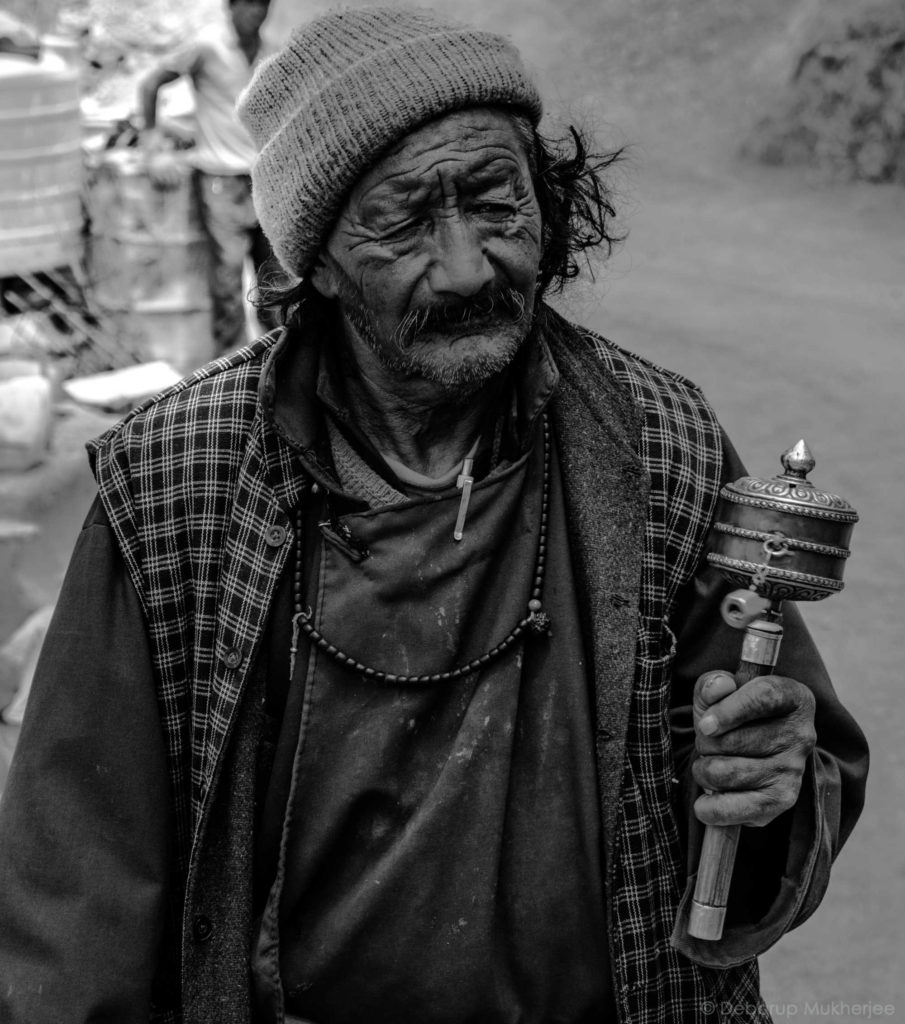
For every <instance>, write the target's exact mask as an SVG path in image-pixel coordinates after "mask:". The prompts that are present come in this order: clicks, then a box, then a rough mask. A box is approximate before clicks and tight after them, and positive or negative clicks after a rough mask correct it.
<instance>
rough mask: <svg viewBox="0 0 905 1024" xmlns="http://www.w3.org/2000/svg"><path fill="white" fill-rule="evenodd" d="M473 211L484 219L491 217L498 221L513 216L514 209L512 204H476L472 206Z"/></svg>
mask: <svg viewBox="0 0 905 1024" xmlns="http://www.w3.org/2000/svg"><path fill="white" fill-rule="evenodd" d="M474 211H475V213H479V214H481V215H482V216H484V217H491V218H494V219H499V220H502V219H504V218H506V217H513V216H515V207H514V206H513V205H512V203H476V204H475V205H474Z"/></svg>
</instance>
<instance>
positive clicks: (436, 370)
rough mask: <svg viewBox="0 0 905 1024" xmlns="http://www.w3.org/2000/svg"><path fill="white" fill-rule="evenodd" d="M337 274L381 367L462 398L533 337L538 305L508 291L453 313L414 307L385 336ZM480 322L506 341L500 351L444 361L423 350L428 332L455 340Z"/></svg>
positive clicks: (346, 309) (345, 309)
mask: <svg viewBox="0 0 905 1024" xmlns="http://www.w3.org/2000/svg"><path fill="white" fill-rule="evenodd" d="M333 272H334V274H335V275H336V279H337V282H338V302H339V307H340V311H341V312H342V314H343V316H344V317H345V318H346V320H347V321H348V322H349V323H350V324H351V325H352V327H353V328H354V329H355V331H356V333H357V334H358V336H359V337H360V338H361V340H362V341H363V342H364V343H365V344H366V345H367V346H368V348H369V349H370V350H371V352H373V353H374V355H375V356H376V357H377V359H378V361H379V362H380V364H381V366H383V367H384V369H386V370H388V371H390V372H391V373H394V374H399V375H400V376H403V377H421V378H423V379H424V380H427V381H430V382H431V383H433V384H437V385H439V386H440V387H442V388H443V389H444V390H446V391H448V392H450V393H451V394H454V395H456V396H458V397H465V396H467V395H470V394H472V393H474V392H475V391H477V390H479V389H480V388H481V387H482V386H483V385H484V384H485V383H486V382H487V381H488V380H490V378H492V377H494V376H496V375H497V374H499V373H501V372H502V371H503V370H505V369H506V367H507V366H509V365H510V363H511V362H512V360H513V359H514V358H515V356H516V354H517V353H518V351H519V349H520V348H521V347H522V345H523V343H524V342H525V339H526V338H527V337H528V334H529V332H530V330H531V325H532V322H533V319H534V317H533V309H529V308H528V305H527V303H526V302H525V299H524V296H522V295H521V293H519V292H516V291H514V290H513V289H506V290H505V291H503V292H498V293H495V294H487V295H484V296H480V297H476V298H475V300H474V301H473V302H465V303H461V304H456V305H455V306H454V307H453V308H452V310H451V311H450V310H449V309H445V308H444V307H425V308H422V309H416V310H412V311H410V312H409V313H407V314H406V315H405V317H403V319H402V320H401V321H400V323H399V324H398V326H397V327H396V329H395V330H394V331H393V333H392V334H391V335H390V336H389V337H384V336H382V335H381V334H380V330H379V328H378V325H377V322H376V319H375V317H374V315H373V313H372V312H371V311H370V309H368V307H367V305H366V303H365V301H364V297H363V295H362V294H361V291H360V290H359V288H358V286H357V285H356V284H355V282H354V281H353V280H352V279H351V278H350V277H349V276H348V275H347V274H345V272H344V271H342V270H341V269H340V268H339V267H333ZM475 320H482V321H484V322H486V323H487V324H488V326H490V327H491V329H492V330H494V331H496V332H497V333H498V335H499V340H500V344H499V346H498V347H496V348H495V349H494V351H492V352H481V353H476V354H472V355H471V356H468V357H465V358H463V359H462V360H460V361H459V362H455V363H446V362H439V363H438V362H436V361H434V360H432V359H431V357H430V354H429V353H427V354H423V355H422V354H421V353H420V352H419V351H418V344H417V343H418V340H419V337H420V336H421V335H422V334H423V333H424V332H425V331H427V330H431V329H433V330H434V331H435V333H438V334H440V335H441V336H442V335H444V334H446V335H447V336H449V337H450V338H452V337H455V335H456V334H457V333H460V332H461V331H462V330H464V329H465V328H466V326H467V325H468V324H470V323H473V322H474V321H475Z"/></svg>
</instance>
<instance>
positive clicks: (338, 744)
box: [0, 8, 867, 1024]
mask: <svg viewBox="0 0 905 1024" xmlns="http://www.w3.org/2000/svg"><path fill="white" fill-rule="evenodd" d="M240 111H241V112H242V117H243V121H244V123H245V124H246V125H247V126H248V128H249V131H250V133H251V134H252V136H253V137H254V139H255V142H256V144H257V147H258V150H259V155H258V157H257V158H256V160H255V162H254V164H253V166H252V177H253V181H254V190H255V192H254V194H255V203H256V207H257V209H258V213H259V216H260V218H261V223H262V225H263V226H264V229H265V231H266V232H267V234H268V237H269V239H270V241H271V243H272V245H273V248H274V251H275V253H276V255H277V256H278V258H279V260H280V262H281V264H282V266H283V268H284V270H285V272H286V273H287V274H288V275H291V278H292V281H293V283H292V285H291V286H287V287H286V288H284V289H280V290H279V292H278V293H277V294H275V295H274V296H273V302H274V304H275V305H277V306H278V307H279V308H281V309H283V310H284V319H285V321H286V323H285V328H284V329H283V330H282V331H280V332H271V334H270V335H268V336H266V337H265V338H263V339H261V340H260V341H259V342H258V343H256V344H255V345H252V346H250V347H248V348H246V349H244V350H243V351H242V352H240V353H237V354H236V355H234V356H233V357H232V358H231V359H229V360H224V361H223V362H222V363H221V364H218V365H216V366H212V367H208V368H207V369H206V370H204V371H203V372H202V373H200V374H199V375H198V377H196V378H195V379H194V380H193V381H192V382H191V383H188V384H182V385H178V386H177V387H176V388H174V389H171V390H170V391H168V392H165V393H164V394H163V395H161V396H158V397H157V398H155V399H153V400H151V401H149V402H147V403H146V404H145V405H144V406H142V407H141V408H139V409H138V410H136V411H134V412H133V413H132V414H130V415H129V416H128V417H126V418H125V419H124V420H123V421H122V422H121V423H120V424H118V425H117V426H115V427H114V428H112V429H111V430H110V431H109V432H108V433H107V434H105V435H104V436H102V437H101V438H99V439H98V440H96V441H95V442H93V443H92V445H91V447H90V452H91V459H92V465H93V468H94V472H95V475H96V477H97V481H98V489H99V494H98V498H97V500H96V502H95V504H94V506H93V508H92V509H91V511H90V513H89V516H88V519H87V522H86V524H85V527H84V529H83V531H82V534H81V536H80V538H79V541H78V545H77V548H76V551H75V554H74V556H73V561H72V564H71V567H70V570H69V573H68V575H67V579H66V583H65V584H64V587H63V591H62V595H61V597H60V599H59V602H58V605H57V612H56V614H55V617H54V621H53V623H52V625H51V629H50V634H49V637H48V641H47V642H46V643H45V645H44V650H43V653H42V657H41V663H40V665H39V667H38V671H37V673H36V678H35V682H34V685H33V692H32V696H31V700H30V704H29V709H28V713H27V715H26V720H25V723H24V725H23V732H22V737H21V741H20V745H19V750H18V752H17V755H16V759H15V760H14V762H13V767H12V770H11V772H10V780H9V787H8V790H7V797H8V799H7V800H6V801H5V802H4V804H3V806H2V808H0V980H2V984H0V1018H2V1019H3V1020H4V1021H9V1022H11V1024H51V1022H56V1021H60V1020H66V1021H68V1022H72V1024H82V1022H88V1021H95V1020H101V1019H104V1020H111V1021H117V1022H139V1021H146V1020H147V1019H148V1017H149V1016H150V1018H151V1020H153V1021H155V1022H159V1024H175V1022H182V1024H202V1022H212V1021H216V1022H218V1024H249V1022H252V1021H253V1022H255V1024H282V1022H284V1021H285V1022H313V1024H359V1022H360V1024H391V1022H392V1024H459V1022H461V1024H477V1022H480V1024H504V1022H511V1021H520V1022H523V1024H550V1022H553V1021H556V1022H559V1024H591V1022H594V1024H610V1022H616V1021H620V1022H630V1024H673V1022H677V1021H689V1022H690V1021H702V1022H704V1024H707V1022H708V1021H711V1020H713V1021H716V1020H717V1019H718V1018H720V1017H724V1016H725V1013H724V1007H726V1006H728V1007H730V1008H731V1015H732V1016H744V1019H745V1020H746V1021H752V1020H755V1021H760V1022H765V1021H767V1020H769V1014H768V1011H767V1008H766V1006H765V1004H764V1003H763V1000H762V999H761V997H760V994H759V981H758V968H757V959H756V958H757V956H758V954H760V953H762V952H763V951H764V950H766V949H768V948H769V947H770V946H772V945H773V944H774V943H775V942H777V941H778V940H779V939H780V938H781V937H782V935H783V934H784V933H785V932H787V931H788V930H789V929H790V928H793V927H795V926H796V925H798V924H800V923H801V922H802V921H804V920H805V919H806V918H807V917H808V916H809V915H810V914H811V913H813V911H814V909H815V908H816V907H817V905H818V904H819V902H820V900H821V899H822V897H823V894H824V892H825V891H826V888H827V885H828V883H829V873H830V866H831V863H832V861H833V859H834V857H835V856H836V854H837V853H838V851H839V849H840V847H841V845H842V844H843V843H844V841H845V840H846V838H847V837H848V835H849V833H850V832H851V830H852V828H853V827H854V824H855V821H856V819H857V817H858V814H859V812H860V809H861V805H862V802H863V794H864V782H865V776H866V771H867V753H866V747H865V743H864V737H863V736H862V734H861V732H860V730H859V729H858V726H857V725H856V724H855V723H854V722H853V720H852V719H851V717H850V716H849V714H848V713H847V712H846V710H845V709H844V708H843V707H842V705H841V704H840V702H839V700H838V698H837V696H836V694H835V692H834V690H833V687H832V685H831V683H830V681H829V679H828V678H827V675H826V672H825V670H824V667H823V665H822V662H821V660H820V657H819V655H818V654H817V652H816V650H815V648H814V645H813V643H812V641H811V639H810V637H809V635H808V633H807V631H806V629H805V627H804V625H803V624H802V621H801V618H800V616H799V615H798V613H797V611H796V610H795V608H794V607H793V606H791V605H790V606H788V607H787V611H786V613H785V618H786V622H785V630H786V633H785V640H784V643H783V645H782V651H781V655H780V661H779V663H778V665H777V668H776V673H777V674H776V675H775V676H767V677H761V678H758V679H754V680H751V681H750V682H748V683H747V684H746V685H745V686H743V687H741V688H736V685H735V681H734V679H733V676H732V675H731V674H730V673H731V670H732V669H733V668H734V667H735V666H736V665H737V663H738V659H739V650H740V646H741V634H740V632H738V631H736V630H732V629H730V628H729V627H728V626H727V625H726V623H725V622H724V621H723V619H722V617H721V615H720V613H719V608H720V604H721V601H722V599H723V598H724V596H725V595H726V593H727V592H728V590H729V589H731V587H730V585H729V584H727V583H726V582H725V581H724V580H723V578H722V577H721V576H720V575H719V574H718V573H716V572H715V571H714V570H713V569H711V568H709V567H708V566H707V562H706V557H705V553H706V542H707V536H708V533H709V531H710V528H711V526H712V523H713V517H714V513H715V508H716V502H717V496H718V493H719V490H720V487H721V485H722V484H723V483H724V482H726V481H728V480H733V479H736V478H737V477H738V476H740V475H742V473H743V468H742V466H741V465H740V464H739V460H738V457H737V455H736V454H735V452H734V449H733V447H732V445H731V444H730V442H729V441H728V439H727V438H726V436H725V434H724V433H723V431H722V430H721V428H720V425H719V423H718V422H717V420H716V417H715V414H714V413H713V410H712V409H711V407H710V406H709V405H708V403H707V402H706V400H705V399H704V397H703V395H702V394H701V392H700V391H699V390H698V389H697V388H696V387H695V386H694V385H693V384H691V383H690V382H689V381H687V380H685V379H684V378H683V377H681V376H679V375H678V374H675V373H671V372H669V371H667V370H664V369H661V368H659V367H656V366H653V365H652V364H650V363H649V362H647V361H646V360H644V359H641V358H639V357H638V356H635V355H633V354H631V353H629V352H626V351H624V350H623V349H620V348H618V347H617V346H616V345H614V344H612V343H611V342H609V341H608V340H606V339H604V338H602V337H599V336H598V335H595V334H593V333H592V332H590V331H588V330H586V329H584V328H582V327H580V326H577V325H574V324H572V323H569V322H568V321H566V320H565V319H564V318H562V317H561V316H560V315H558V314H557V313H556V312H554V310H553V309H552V308H551V307H550V306H549V305H548V304H547V302H546V298H547V296H549V295H550V294H553V293H555V292H556V291H557V290H558V289H560V288H562V287H563V286H564V285H565V284H566V283H567V281H568V280H569V279H571V278H572V277H574V276H575V275H576V274H577V273H578V269H579V265H580V260H581V259H582V258H583V256H584V254H586V253H587V252H588V251H589V250H593V249H594V248H595V247H600V248H601V249H602V250H603V252H607V251H608V249H609V247H610V246H611V245H612V243H613V242H614V241H615V237H614V231H613V228H612V220H611V218H612V216H613V212H614V211H613V207H612V204H611V199H612V196H611V192H610V189H609V187H608V183H607V180H606V179H607V174H606V171H607V169H608V168H609V167H611V165H612V163H613V160H614V159H615V155H614V154H604V155H594V154H593V152H592V151H591V150H590V149H589V148H588V144H587V140H585V139H583V137H582V136H581V134H580V133H577V132H576V133H575V134H574V135H572V136H571V137H567V138H565V139H564V140H561V141H559V142H555V141H551V140H549V139H547V138H545V136H543V135H542V134H540V133H539V131H538V124H539V122H540V117H541V100H540V97H539V95H538V93H537V90H536V87H535V86H534V84H533V82H532V81H531V79H530V77H529V76H528V75H527V73H526V71H525V68H524V66H523V64H522V61H521V58H520V56H519V54H518V53H517V51H516V50H515V49H514V48H513V47H512V46H511V44H509V43H508V42H507V41H506V40H505V39H504V38H502V37H500V36H497V35H493V34H490V33H486V32H481V31H477V30H473V29H470V28H468V27H467V26H461V25H455V24H449V23H447V22H446V21H445V20H444V19H442V18H441V17H440V16H438V15H437V14H434V13H431V12H428V11H409V10H407V9H402V8H368V9H359V10H355V9H350V10H345V11H342V12H338V13H331V14H327V15H324V16H323V17H322V18H319V19H317V20H315V21H314V22H312V23H311V24H309V25H307V26H304V27H302V28H300V29H299V30H297V31H296V33H295V34H294V35H293V37H292V39H291V40H290V42H289V43H288V45H287V46H286V47H285V48H283V49H282V50H280V52H279V53H278V54H276V55H275V56H274V57H272V58H271V59H270V60H268V61H265V62H263V63H262V64H261V65H260V66H259V68H258V70H257V72H256V74H255V76H254V78H253V80H252V83H251V85H250V86H249V87H248V89H247V90H246V92H245V93H244V95H243V98H242V100H241V101H240ZM703 823H710V824H740V825H745V826H747V827H745V828H743V829H742V838H741V841H740V844H739V854H738V863H737V865H736V872H735V876H734V877H735V880H736V884H735V886H734V889H733V892H732V894H731V896H730V913H729V917H728V921H727V927H726V930H725V932H724V934H723V936H722V938H721V939H719V941H714V942H704V941H701V940H698V939H693V938H691V937H690V936H689V935H688V934H687V929H686V928H685V926H684V923H683V922H684V920H685V915H686V914H687V902H688V896H689V894H690V892H691V891H692V890H693V885H694V879H693V876H692V877H691V878H689V877H688V875H689V871H691V872H692V873H693V871H694V867H695V854H696V851H697V849H698V847H699V843H700V839H701V834H702V831H703ZM683 893H684V898H683Z"/></svg>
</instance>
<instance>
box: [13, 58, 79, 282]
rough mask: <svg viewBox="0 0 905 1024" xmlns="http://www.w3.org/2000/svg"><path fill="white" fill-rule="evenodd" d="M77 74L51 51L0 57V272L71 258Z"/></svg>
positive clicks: (75, 216)
mask: <svg viewBox="0 0 905 1024" xmlns="http://www.w3.org/2000/svg"><path fill="white" fill-rule="evenodd" d="M81 192H82V155H81V136H80V125H79V80H78V74H77V72H76V71H74V70H73V69H71V68H70V67H68V66H67V64H66V62H65V61H64V60H62V59H61V58H60V57H59V56H57V55H56V54H53V53H45V54H44V55H43V56H42V57H41V59H40V60H38V61H35V60H33V59H31V58H28V57H19V56H13V55H4V56H3V58H2V59H0V277H12V276H15V275H17V274H26V273H34V272H36V271H41V270H50V269H52V268H54V267H60V266H66V265H68V264H69V263H71V262H72V261H73V260H74V259H75V258H76V257H77V255H78V252H79V237H80V233H81V229H82V207H81Z"/></svg>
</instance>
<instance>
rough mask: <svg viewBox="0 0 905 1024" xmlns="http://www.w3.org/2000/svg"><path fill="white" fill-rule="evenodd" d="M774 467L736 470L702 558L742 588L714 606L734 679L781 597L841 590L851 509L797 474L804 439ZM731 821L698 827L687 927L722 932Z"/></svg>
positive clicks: (757, 655)
mask: <svg viewBox="0 0 905 1024" xmlns="http://www.w3.org/2000/svg"><path fill="white" fill-rule="evenodd" d="M782 465H783V470H784V472H783V473H782V474H781V475H780V476H776V477H773V478H772V479H769V480H764V479H760V478H757V477H750V476H745V477H742V478H741V479H739V480H736V481H735V482H734V483H731V484H727V485H726V486H725V487H724V488H723V490H722V491H721V492H720V504H719V506H718V508H717V516H716V523H715V525H714V539H713V542H712V547H711V550H710V552H709V553H708V555H707V558H708V561H709V562H710V564H711V565H713V566H715V567H716V568H717V569H718V570H719V571H720V572H721V573H722V574H723V575H724V576H725V577H726V578H727V579H729V580H731V581H732V582H733V583H737V584H739V586H741V587H745V589H743V590H736V591H734V592H733V593H731V594H730V595H729V596H728V597H727V598H726V599H725V600H724V601H723V605H722V609H721V611H722V615H723V618H724V620H725V621H726V622H727V623H729V625H730V626H734V627H736V628H738V629H745V637H744V640H743V641H742V654H741V660H740V662H739V666H738V670H737V671H736V674H735V680H736V683H737V684H738V685H739V686H741V685H742V684H743V683H746V682H749V681H750V680H751V679H754V678H756V677H757V676H762V675H769V674H770V673H771V672H772V670H773V667H774V666H775V665H776V661H777V659H778V657H779V647H780V642H781V640H782V616H781V605H782V602H783V601H785V600H795V601H820V600H822V599H823V598H825V597H829V595H830V594H834V593H836V592H837V591H839V590H842V587H843V583H842V572H843V569H844V567H845V560H846V559H847V558H848V556H849V547H848V544H849V539H850V537H851V533H852V528H853V527H854V524H855V523H856V522H857V521H858V514H857V512H855V510H854V509H853V508H852V507H851V505H849V503H848V502H847V501H845V500H844V499H843V498H840V497H838V496H837V495H835V494H828V493H827V492H826V491H821V490H818V489H817V488H816V487H814V485H813V484H812V483H811V482H810V481H809V480H808V479H807V474H808V473H810V472H811V470H812V469H813V468H814V458H813V456H812V455H811V453H810V451H809V450H808V446H807V445H806V444H805V443H804V441H799V442H798V444H796V445H794V446H793V447H792V448H790V449H789V450H788V451H787V452H786V453H785V454H784V455H783V456H782ZM739 832H740V826H739V825H726V826H720V825H708V826H707V828H706V830H705V833H704V844H703V847H702V850H701V860H700V864H699V867H698V877H697V881H696V885H695V892H694V899H693V901H692V904H691V909H690V912H689V922H688V933H689V935H692V936H694V937H695V938H699V939H710V940H716V939H719V938H720V937H721V935H722V934H723V922H724V920H725V917H726V903H727V897H728V893H729V884H730V881H731V879H732V866H733V863H734V860H735V851H736V847H737V845H738V838H739Z"/></svg>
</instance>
